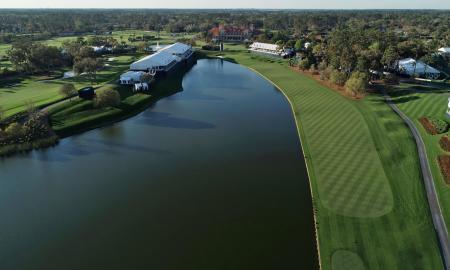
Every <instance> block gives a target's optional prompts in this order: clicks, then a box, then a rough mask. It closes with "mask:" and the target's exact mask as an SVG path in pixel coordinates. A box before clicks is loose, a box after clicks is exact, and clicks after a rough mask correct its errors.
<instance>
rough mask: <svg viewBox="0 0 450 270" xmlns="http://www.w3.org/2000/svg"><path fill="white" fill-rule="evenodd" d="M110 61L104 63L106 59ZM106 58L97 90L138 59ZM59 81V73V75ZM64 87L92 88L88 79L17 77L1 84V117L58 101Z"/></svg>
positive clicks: (83, 77)
mask: <svg viewBox="0 0 450 270" xmlns="http://www.w3.org/2000/svg"><path fill="white" fill-rule="evenodd" d="M110 57H112V58H114V60H113V61H107V59H108V58H110ZM110 57H109V56H105V57H104V58H105V60H106V63H107V64H108V66H106V67H105V68H104V69H102V70H101V71H99V72H98V74H97V82H96V83H94V86H95V87H100V86H103V85H105V84H107V83H108V82H110V81H111V80H114V79H115V78H117V77H118V76H119V75H120V74H121V73H122V72H124V71H125V70H127V69H128V68H129V65H130V64H131V63H132V62H133V61H134V60H135V59H136V58H137V57H138V56H134V55H122V56H117V57H114V56H110ZM60 77H62V72H61V74H60ZM64 83H73V84H74V85H75V87H76V88H82V87H85V86H90V85H92V83H91V80H90V78H89V77H87V76H85V75H81V76H77V77H74V78H68V79H62V78H49V77H47V76H18V77H14V78H11V79H9V80H7V81H5V80H4V81H2V82H1V87H0V107H1V108H2V109H3V110H4V117H9V116H11V115H14V114H17V113H20V112H22V111H24V110H25V109H26V103H27V102H33V103H34V104H35V105H36V106H44V105H46V104H50V103H53V102H55V101H58V100H61V99H63V98H64V97H63V96H61V95H60V94H59V89H60V87H61V85H62V84H64Z"/></svg>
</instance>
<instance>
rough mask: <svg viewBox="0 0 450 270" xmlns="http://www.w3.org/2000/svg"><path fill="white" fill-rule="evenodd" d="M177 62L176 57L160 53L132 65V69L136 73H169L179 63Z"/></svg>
mask: <svg viewBox="0 0 450 270" xmlns="http://www.w3.org/2000/svg"><path fill="white" fill-rule="evenodd" d="M177 60H178V59H177V58H176V57H175V56H173V55H171V54H169V53H167V52H163V51H159V52H157V53H155V54H152V55H149V56H147V57H144V58H142V59H140V60H138V61H136V62H134V63H132V64H131V66H130V69H131V70H134V71H139V70H141V71H149V70H156V71H168V70H170V69H171V68H172V67H173V66H174V65H175V64H176V63H177Z"/></svg>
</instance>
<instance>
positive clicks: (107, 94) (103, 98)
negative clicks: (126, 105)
mask: <svg viewBox="0 0 450 270" xmlns="http://www.w3.org/2000/svg"><path fill="white" fill-rule="evenodd" d="M119 104H120V94H119V92H117V91H116V90H114V89H111V88H106V89H103V90H100V91H98V92H97V97H96V99H95V105H96V106H97V107H101V108H104V107H112V106H117V105H119Z"/></svg>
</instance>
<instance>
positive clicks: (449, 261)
mask: <svg viewBox="0 0 450 270" xmlns="http://www.w3.org/2000/svg"><path fill="white" fill-rule="evenodd" d="M384 95H385V99H386V102H387V104H388V105H389V106H390V107H391V108H392V110H394V111H395V112H396V113H397V114H398V115H399V116H400V118H402V119H403V121H405V123H406V124H407V125H408V127H409V129H410V130H411V132H412V134H413V136H414V139H415V140H416V144H417V150H418V153H419V160H420V168H421V170H422V175H423V181H424V184H425V190H426V193H427V198H428V204H429V206H430V210H431V215H432V218H433V224H434V229H435V230H436V234H437V236H438V240H439V243H440V248H441V254H442V258H443V263H444V267H445V269H447V270H450V242H449V238H448V231H447V226H446V224H445V221H444V217H443V216H442V211H441V206H440V205H439V200H438V195H437V192H436V187H435V186H434V180H433V175H432V174H431V170H430V164H429V163H428V158H427V152H426V149H425V144H424V143H423V140H422V137H421V136H420V133H419V131H418V130H417V128H416V126H415V125H414V123H413V122H412V121H411V119H409V118H408V117H407V116H406V115H405V114H404V113H403V112H402V111H400V109H399V108H398V107H397V106H396V105H395V104H394V103H393V102H392V98H391V97H390V96H389V95H388V94H387V93H386V92H385V93H384Z"/></svg>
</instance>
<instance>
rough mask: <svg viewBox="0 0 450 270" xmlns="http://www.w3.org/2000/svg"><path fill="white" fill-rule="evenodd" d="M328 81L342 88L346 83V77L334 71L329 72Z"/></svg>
mask: <svg viewBox="0 0 450 270" xmlns="http://www.w3.org/2000/svg"><path fill="white" fill-rule="evenodd" d="M330 81H331V82H332V83H334V84H337V85H339V86H343V85H344V84H345V82H346V81H347V75H346V74H345V73H344V72H341V71H339V70H336V69H334V70H333V71H331V74H330Z"/></svg>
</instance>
